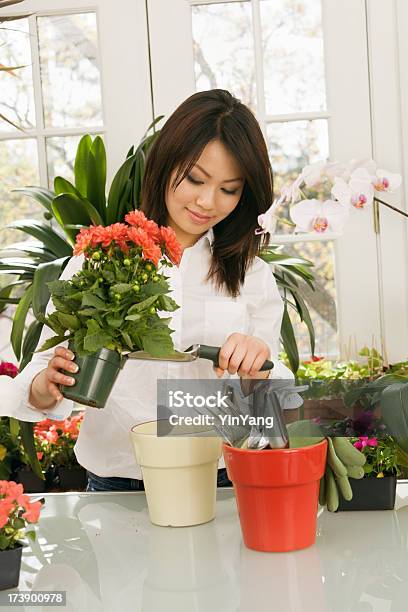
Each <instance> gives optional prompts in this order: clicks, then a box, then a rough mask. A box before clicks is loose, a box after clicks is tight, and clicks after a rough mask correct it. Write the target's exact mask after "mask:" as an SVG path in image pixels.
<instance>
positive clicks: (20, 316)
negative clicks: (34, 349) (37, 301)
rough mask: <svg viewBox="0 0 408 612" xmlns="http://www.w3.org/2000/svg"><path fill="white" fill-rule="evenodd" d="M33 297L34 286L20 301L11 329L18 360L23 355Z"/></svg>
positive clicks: (12, 341)
mask: <svg viewBox="0 0 408 612" xmlns="http://www.w3.org/2000/svg"><path fill="white" fill-rule="evenodd" d="M32 297H33V286H32V285H30V286H29V287H28V289H27V291H26V292H25V294H24V295H23V296H22V298H21V299H20V301H19V303H18V306H17V309H16V312H15V313H14V317H13V326H12V328H11V336H10V340H11V345H12V347H13V351H14V354H15V356H16V357H17V359H20V355H21V343H22V340H23V332H24V327H25V321H26V318H27V313H28V311H29V309H30V306H31V301H32Z"/></svg>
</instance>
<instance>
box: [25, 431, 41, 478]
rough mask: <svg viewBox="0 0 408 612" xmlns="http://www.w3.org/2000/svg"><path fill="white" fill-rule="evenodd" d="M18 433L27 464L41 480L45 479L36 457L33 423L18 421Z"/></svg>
mask: <svg viewBox="0 0 408 612" xmlns="http://www.w3.org/2000/svg"><path fill="white" fill-rule="evenodd" d="M20 433H21V440H22V443H23V446H24V450H25V452H26V454H27V457H28V461H29V464H30V466H31V468H32V470H33V471H34V473H35V474H37V476H38V477H39V478H41V480H45V476H44V474H43V471H42V469H41V465H40V462H39V461H38V457H37V449H36V448H35V443H34V423H27V422H26V421H20Z"/></svg>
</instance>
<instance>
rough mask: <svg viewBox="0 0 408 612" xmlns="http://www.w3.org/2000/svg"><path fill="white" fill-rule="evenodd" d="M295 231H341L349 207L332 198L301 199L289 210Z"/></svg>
mask: <svg viewBox="0 0 408 612" xmlns="http://www.w3.org/2000/svg"><path fill="white" fill-rule="evenodd" d="M290 216H291V219H292V221H293V222H294V223H295V224H296V227H295V232H318V233H320V234H321V233H324V232H325V231H327V230H331V231H333V232H336V233H341V232H342V231H343V227H344V225H345V223H346V222H347V219H348V216H349V207H348V206H347V205H345V204H344V203H342V202H336V201H334V200H325V201H324V202H322V201H321V200H316V199H313V200H302V201H301V202H299V203H298V204H296V205H295V206H293V207H292V208H291V210H290Z"/></svg>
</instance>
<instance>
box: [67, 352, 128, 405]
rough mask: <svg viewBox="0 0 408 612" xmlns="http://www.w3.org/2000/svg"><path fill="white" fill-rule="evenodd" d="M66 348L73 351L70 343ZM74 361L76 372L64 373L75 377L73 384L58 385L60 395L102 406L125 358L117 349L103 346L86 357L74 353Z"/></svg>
mask: <svg viewBox="0 0 408 612" xmlns="http://www.w3.org/2000/svg"><path fill="white" fill-rule="evenodd" d="M68 348H69V349H70V350H71V351H72V352H73V353H75V349H74V346H73V344H72V343H69V345H68ZM74 361H75V363H76V364H77V365H78V367H79V370H78V372H76V373H75V374H74V373H72V372H66V374H67V376H70V377H71V378H74V379H75V385H72V386H68V385H60V391H61V393H62V395H63V396H64V397H65V398H66V399H70V400H72V401H74V402H76V403H77V404H84V405H85V406H92V407H94V408H104V406H105V404H106V402H107V400H108V397H109V395H110V393H111V391H112V389H113V386H114V384H115V382H116V379H117V377H118V375H119V372H120V371H121V369H122V368H123V366H124V364H125V363H126V358H125V357H122V356H121V355H119V353H118V352H117V351H111V350H109V349H106V348H103V349H101V350H100V351H97V352H96V353H94V354H92V355H87V356H86V357H79V356H78V355H75V360H74Z"/></svg>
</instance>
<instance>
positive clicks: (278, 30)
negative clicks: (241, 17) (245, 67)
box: [260, 0, 326, 114]
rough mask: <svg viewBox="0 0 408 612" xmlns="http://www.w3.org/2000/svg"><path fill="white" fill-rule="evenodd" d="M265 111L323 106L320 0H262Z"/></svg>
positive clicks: (302, 109) (311, 109)
mask: <svg viewBox="0 0 408 612" xmlns="http://www.w3.org/2000/svg"><path fill="white" fill-rule="evenodd" d="M260 7H261V23H262V43H263V49H264V78H265V98H266V111H267V113H268V114H279V113H291V112H307V111H318V110H323V109H324V108H325V107H326V94H325V81H324V49H323V32H322V7H321V0H296V2H294V1H293V0H261V3H260Z"/></svg>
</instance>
